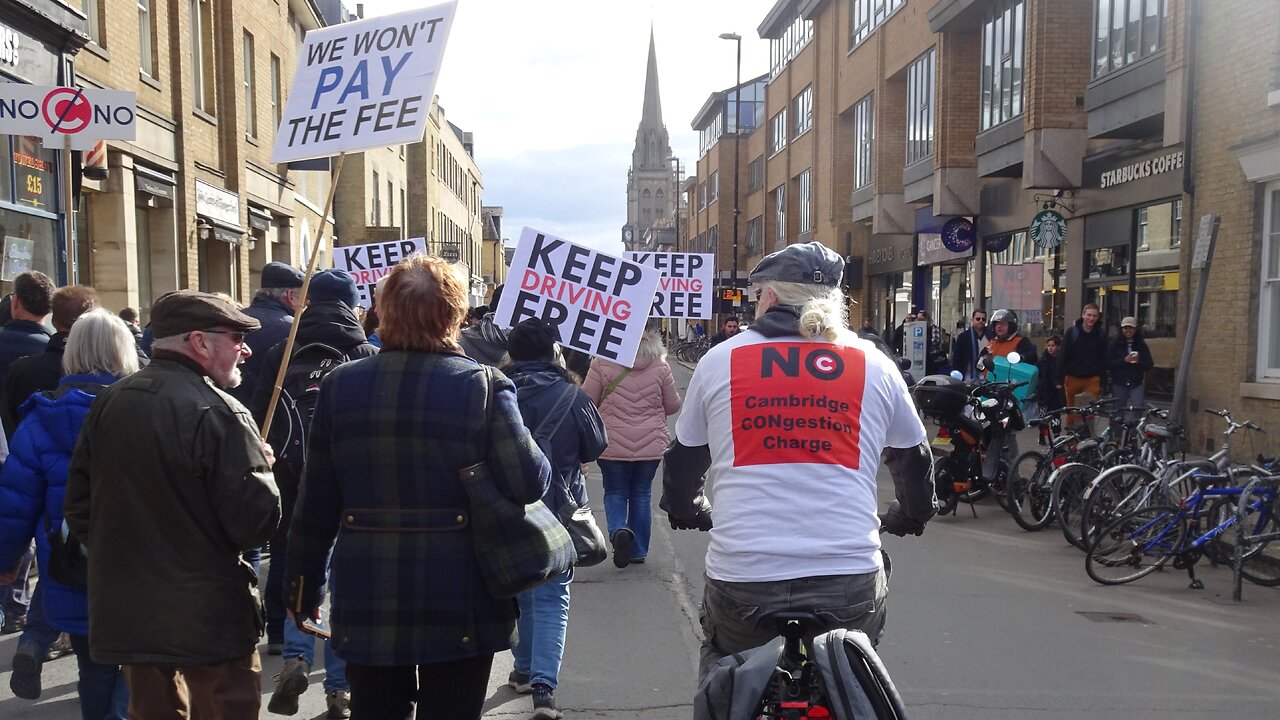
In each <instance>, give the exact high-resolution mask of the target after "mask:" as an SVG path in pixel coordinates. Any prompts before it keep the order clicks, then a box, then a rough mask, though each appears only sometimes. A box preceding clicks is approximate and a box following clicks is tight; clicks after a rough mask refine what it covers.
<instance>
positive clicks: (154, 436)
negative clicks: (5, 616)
mask: <svg viewBox="0 0 1280 720" xmlns="http://www.w3.org/2000/svg"><path fill="white" fill-rule="evenodd" d="M151 326H152V327H153V328H154V329H155V335H156V342H155V346H154V347H155V357H154V358H153V359H152V361H151V364H150V365H148V366H147V367H146V368H145V369H144V370H141V371H139V372H137V373H134V374H133V375H131V376H129V377H127V378H124V379H123V380H120V381H118V382H116V383H115V384H113V385H111V386H110V387H108V388H107V389H106V390H104V391H103V392H102V394H101V395H99V396H98V399H97V400H96V401H95V402H94V403H93V407H91V408H90V409H89V414H88V415H87V416H86V417H85V421H84V427H83V429H82V430H81V432H80V439H79V441H78V442H77V444H76V447H75V452H74V454H73V455H72V458H71V465H70V469H69V471H68V476H67V492H66V499H65V501H64V503H63V510H64V515H65V519H66V523H67V526H68V527H69V529H70V531H71V533H72V534H73V535H74V536H75V537H76V538H77V539H78V540H79V541H80V542H82V543H83V544H84V545H85V547H87V548H90V552H89V558H88V572H87V586H88V589H89V645H90V648H91V649H92V653H93V659H94V660H95V661H96V662H100V663H113V664H120V665H122V666H123V672H124V676H125V680H126V682H127V683H128V686H129V715H130V717H132V718H134V719H135V720H145V719H147V718H174V717H188V716H190V717H223V718H256V717H258V713H259V709H260V706H261V704H262V680H261V674H262V663H261V661H260V659H259V658H258V652H257V645H258V641H259V640H260V639H261V637H262V628H263V626H264V619H263V610H262V600H261V598H260V596H259V594H258V577H257V573H255V572H254V570H253V568H252V567H251V566H250V565H249V563H247V562H246V561H245V560H244V559H243V557H242V553H244V552H245V551H246V550H249V549H251V548H256V547H260V546H261V545H262V544H263V543H265V542H266V541H267V540H268V539H269V538H270V537H271V534H272V532H274V531H275V529H276V526H277V525H278V524H279V522H280V494H279V491H278V490H277V489H276V483H275V479H274V478H273V476H272V473H271V465H272V462H273V461H274V458H273V457H272V453H271V448H270V446H268V445H267V444H266V443H265V442H263V441H262V438H261V437H260V436H259V434H258V429H257V427H256V426H255V425H254V423H253V418H252V417H251V416H250V414H249V411H248V410H247V409H246V408H245V407H244V406H243V405H241V404H240V403H239V402H238V401H237V400H236V399H235V398H233V397H231V396H230V395H228V394H227V393H225V392H223V391H222V390H221V388H231V387H235V386H236V385H239V384H240V380H241V376H240V370H239V365H240V363H242V362H243V361H244V360H245V358H247V357H249V353H250V351H249V348H248V346H247V345H246V344H245V335H246V333H248V332H250V331H252V330H256V329H258V327H259V323H258V321H257V320H255V319H253V318H251V317H249V316H247V315H245V314H244V313H242V312H241V311H240V309H239V308H237V307H235V305H233V304H231V303H228V302H226V301H224V300H222V299H220V298H218V297H216V296H214V295H211V294H209V293H202V292H196V291H193V290H178V291H176V292H171V293H167V294H165V295H163V296H161V297H160V298H159V299H158V300H156V302H155V304H154V305H153V306H152V309H151Z"/></svg>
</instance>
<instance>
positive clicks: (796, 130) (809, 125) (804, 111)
mask: <svg viewBox="0 0 1280 720" xmlns="http://www.w3.org/2000/svg"><path fill="white" fill-rule="evenodd" d="M791 112H792V114H793V115H794V117H793V118H792V122H793V123H794V127H793V128H792V135H791V139H792V140H797V139H799V138H800V136H801V135H804V134H805V133H807V132H809V131H810V130H811V129H813V85H808V86H806V87H805V89H803V90H801V91H800V92H799V94H797V95H796V96H795V97H794V98H792V99H791Z"/></svg>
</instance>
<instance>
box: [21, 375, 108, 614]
mask: <svg viewBox="0 0 1280 720" xmlns="http://www.w3.org/2000/svg"><path fill="white" fill-rule="evenodd" d="M115 380H116V378H115V377H113V376H111V375H68V376H66V377H64V378H63V379H62V383H61V384H60V385H59V386H58V388H57V390H56V391H54V392H47V393H37V394H35V395H32V396H31V397H30V398H29V399H28V400H27V401H26V402H25V403H23V407H22V413H23V417H24V420H23V422H22V423H21V424H19V425H18V430H17V432H16V433H15V434H14V435H13V436H12V439H11V440H10V441H9V457H8V459H7V460H5V463H4V470H3V471H2V472H0V567H5V568H8V567H11V566H12V565H13V562H14V560H16V559H17V558H18V557H20V556H21V555H22V553H24V552H26V549H27V547H28V545H29V544H30V543H31V539H32V538H33V537H34V538H35V541H36V555H37V557H38V559H39V561H40V567H42V568H44V567H48V565H49V540H48V537H47V536H46V534H45V532H46V529H47V528H50V527H53V528H60V527H61V526H62V500H63V497H64V496H65V495H66V491H67V465H68V464H69V463H70V462H71V454H72V452H73V451H74V450H75V447H76V439H77V438H78V437H79V436H80V426H81V425H82V424H84V418H85V415H87V414H88V413H89V406H90V405H91V404H92V403H93V400H94V398H95V397H96V396H97V395H98V393H99V392H101V391H102V389H103V388H104V387H106V386H107V385H110V384H111V383H113V382H115ZM42 574H43V573H42ZM40 587H41V588H42V589H41V593H42V594H43V596H44V601H43V602H44V612H45V617H46V619H48V621H49V624H51V625H52V626H53V627H54V628H56V629H58V630H60V631H62V632H67V633H71V634H72V635H88V634H89V596H88V595H87V594H86V593H85V591H84V590H81V589H79V588H71V587H67V586H65V585H60V584H59V583H58V582H57V581H56V580H54V579H53V578H52V577H47V576H46V577H41V578H40Z"/></svg>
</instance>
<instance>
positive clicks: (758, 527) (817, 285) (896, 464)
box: [661, 242, 937, 678]
mask: <svg viewBox="0 0 1280 720" xmlns="http://www.w3.org/2000/svg"><path fill="white" fill-rule="evenodd" d="M843 270H844V261H843V260H842V259H841V258H840V256H838V255H836V254H835V253H834V252H832V251H831V250H830V249H828V248H826V247H824V246H823V245H821V244H819V243H816V242H811V243H805V244H796V245H791V246H788V247H787V248H786V249H784V250H780V251H778V252H775V253H773V254H771V255H769V256H768V257H766V258H765V259H764V260H761V261H760V264H759V265H757V266H756V268H755V269H754V270H753V271H752V272H751V276H750V282H751V286H752V287H751V290H752V291H753V292H754V293H755V299H756V302H757V303H758V306H759V311H758V313H759V314H758V315H757V319H756V321H755V322H754V323H752V324H751V327H750V329H748V330H746V331H743V332H741V333H739V334H738V335H736V336H734V337H732V338H729V339H728V340H726V341H725V342H723V343H720V344H719V345H717V346H716V347H714V348H712V349H711V350H710V351H708V352H707V354H706V356H705V357H704V358H703V359H702V360H701V361H700V362H699V363H698V367H697V370H696V371H695V372H694V374H693V379H692V380H691V381H690V383H689V389H688V394H687V395H686V398H685V404H684V408H683V410H682V412H681V414H680V418H679V420H678V421H677V422H676V431H675V438H674V439H673V440H672V443H671V445H670V446H669V447H668V449H667V452H666V455H665V459H666V463H665V470H664V477H663V490H664V496H663V498H662V502H661V507H662V509H663V510H666V512H667V516H668V519H669V520H670V522H671V527H672V528H673V529H698V530H704V531H705V530H709V531H711V542H710V545H709V546H708V548H707V556H706V589H705V592H704V596H703V601H702V613H701V622H702V629H703V636H704V639H703V641H702V653H701V661H700V663H699V677H700V678H701V677H704V676H706V674H707V673H708V672H709V671H710V670H711V669H712V668H713V667H715V665H716V663H717V662H718V661H719V660H720V658H722V657H724V656H726V655H729V654H732V653H737V652H742V651H744V650H748V649H750V648H753V647H757V646H759V645H762V644H764V643H766V642H768V641H769V640H771V639H772V638H774V637H775V636H776V635H777V629H776V627H775V626H774V624H773V623H772V622H771V621H769V619H768V618H767V617H766V616H767V615H768V614H770V613H774V612H778V611H786V610H792V611H808V612H813V613H815V614H817V615H818V616H819V617H821V618H823V619H824V620H825V621H826V624H827V626H828V629H835V628H839V627H843V628H849V629H857V630H862V631H864V632H865V633H866V634H867V635H868V636H869V637H870V638H871V640H872V641H873V642H875V641H876V640H878V639H879V636H880V633H881V631H882V630H883V628H884V617H885V599H886V597H887V595H888V575H889V572H888V567H887V562H886V561H887V557H886V556H883V554H882V552H881V549H880V532H881V530H882V529H883V530H884V531H885V532H890V533H893V534H895V535H906V534H907V533H912V534H915V535H919V534H920V533H922V532H923V531H924V525H925V523H926V522H928V520H929V519H930V518H931V517H933V515H934V514H935V513H936V512H937V500H936V498H935V497H934V490H933V474H932V455H931V453H930V451H929V445H928V440H927V438H926V435H925V430H924V425H923V424H922V423H921V422H920V418H919V416H918V415H917V414H916V409H915V406H914V404H913V403H912V401H911V396H910V394H909V393H908V391H907V386H906V383H904V382H903V380H902V376H901V374H900V373H899V372H898V368H897V367H896V366H895V365H894V363H893V361H892V360H890V359H889V358H888V357H886V356H885V355H884V353H882V352H880V351H879V350H877V349H876V347H875V346H874V345H872V344H871V343H870V342H868V341H866V340H864V339H862V338H860V337H858V336H857V334H856V333H854V332H853V331H851V330H850V329H849V328H848V325H847V320H846V313H845V300H844V296H843V294H842V293H841V290H840V276H841V274H842V273H843ZM882 458H883V462H884V463H885V464H886V465H887V466H888V468H889V471H890V474H891V475H892V477H893V483H894V491H895V495H896V498H897V499H896V501H895V502H893V503H892V504H891V505H890V506H889V509H888V511H887V512H886V513H884V514H883V515H880V516H877V514H876V471H877V470H878V469H879V466H880V463H881V461H882ZM704 476H705V478H704ZM704 480H709V481H710V490H711V492H712V493H713V494H714V496H715V501H716V522H715V525H714V528H713V527H712V522H711V504H710V502H709V501H708V500H707V498H706V496H705V495H704V493H703V483H704ZM787 518H791V519H793V520H794V521H792V522H788V521H787Z"/></svg>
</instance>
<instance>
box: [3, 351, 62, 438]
mask: <svg viewBox="0 0 1280 720" xmlns="http://www.w3.org/2000/svg"><path fill="white" fill-rule="evenodd" d="M66 348H67V334H66V333H64V332H60V333H55V334H54V336H53V337H51V338H49V342H48V344H46V345H45V346H44V352H39V353H36V354H35V355H28V356H27V357H23V358H18V359H17V360H14V361H13V363H12V364H10V365H9V370H8V371H7V372H6V373H5V375H4V403H3V404H0V421H3V423H4V434H5V437H13V433H14V431H15V430H17V429H18V421H19V420H21V419H22V417H21V414H20V413H19V410H18V409H19V408H21V407H22V404H23V403H25V402H26V401H27V398H29V397H31V396H32V395H34V394H36V393H38V392H42V391H45V390H53V389H54V388H56V387H58V381H59V380H61V379H62V353H63V351H64V350H66Z"/></svg>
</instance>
